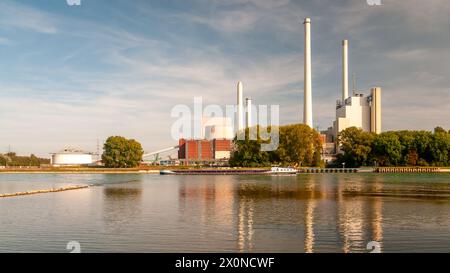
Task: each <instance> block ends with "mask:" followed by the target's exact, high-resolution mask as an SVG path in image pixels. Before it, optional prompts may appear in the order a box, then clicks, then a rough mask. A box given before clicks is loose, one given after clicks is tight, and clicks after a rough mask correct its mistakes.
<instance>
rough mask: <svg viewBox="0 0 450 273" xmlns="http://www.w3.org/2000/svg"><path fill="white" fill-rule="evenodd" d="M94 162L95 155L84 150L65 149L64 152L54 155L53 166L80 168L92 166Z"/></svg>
mask: <svg viewBox="0 0 450 273" xmlns="http://www.w3.org/2000/svg"><path fill="white" fill-rule="evenodd" d="M93 162H94V161H93V154H92V153H89V152H84V151H82V150H77V149H72V148H65V149H64V150H62V151H59V152H57V153H54V154H52V163H51V164H52V165H53V166H79V165H90V164H92V163H93Z"/></svg>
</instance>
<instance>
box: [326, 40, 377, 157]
mask: <svg viewBox="0 0 450 273" xmlns="http://www.w3.org/2000/svg"><path fill="white" fill-rule="evenodd" d="M349 127H357V128H360V129H362V130H363V131H365V132H373V133H376V134H379V133H381V88H380V87H374V88H372V89H371V92H370V95H368V96H365V95H363V94H359V93H357V92H356V90H355V86H354V90H353V94H352V95H351V96H349V92H348V41H347V40H344V41H342V97H341V99H340V100H338V101H337V102H336V120H335V121H334V122H333V127H330V128H328V129H327V130H326V131H322V132H321V133H322V134H324V135H325V143H324V152H323V156H322V157H323V158H324V160H326V161H328V160H332V159H333V157H335V155H334V156H333V155H332V153H333V150H334V154H336V153H339V152H340V151H339V143H338V137H339V134H340V133H341V132H342V131H343V130H345V129H347V128H349ZM332 147H334V149H333V148H332Z"/></svg>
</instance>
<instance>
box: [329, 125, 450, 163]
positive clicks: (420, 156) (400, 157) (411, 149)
mask: <svg viewBox="0 0 450 273" xmlns="http://www.w3.org/2000/svg"><path fill="white" fill-rule="evenodd" d="M339 147H340V150H342V151H343V152H344V153H343V154H339V155H338V158H337V161H336V162H337V164H342V163H345V166H348V167H360V166H374V165H376V166H438V167H439V166H449V165H450V131H446V130H444V129H443V128H441V127H436V128H435V129H434V132H430V131H407V130H404V131H389V132H383V133H381V134H379V135H377V134H374V133H370V132H364V131H363V130H361V129H359V128H356V127H350V128H347V129H345V130H343V131H342V132H341V133H340V134H339Z"/></svg>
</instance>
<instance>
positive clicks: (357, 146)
mask: <svg viewBox="0 0 450 273" xmlns="http://www.w3.org/2000/svg"><path fill="white" fill-rule="evenodd" d="M374 138H375V134H373V133H368V132H364V131H363V130H362V129H360V128H356V127H350V128H347V129H345V130H343V131H342V132H341V133H340V134H339V145H340V149H341V150H342V151H344V156H343V157H342V158H341V160H342V161H343V162H342V163H344V162H345V165H346V166H347V167H360V166H362V165H371V163H372V162H370V161H371V152H372V142H373V141H374Z"/></svg>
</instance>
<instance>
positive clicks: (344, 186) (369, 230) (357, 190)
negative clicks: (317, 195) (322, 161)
mask: <svg viewBox="0 0 450 273" xmlns="http://www.w3.org/2000/svg"><path fill="white" fill-rule="evenodd" d="M349 181H351V182H349ZM382 187H383V185H382V183H381V182H380V181H378V180H377V177H373V178H372V179H368V180H355V179H352V180H345V176H339V182H338V196H337V202H338V207H339V209H338V211H339V212H338V214H339V218H338V219H339V227H340V231H339V232H340V234H341V236H342V240H343V246H342V250H343V252H345V253H348V252H352V251H362V252H365V251H368V250H367V249H366V246H367V244H368V243H369V242H371V241H376V242H379V243H380V244H381V243H382V240H383V228H382V221H383V218H382V199H381V197H373V195H374V194H378V193H380V192H381V191H382Z"/></svg>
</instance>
